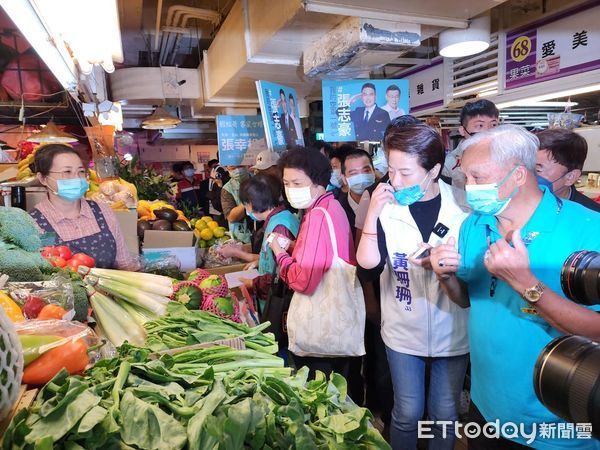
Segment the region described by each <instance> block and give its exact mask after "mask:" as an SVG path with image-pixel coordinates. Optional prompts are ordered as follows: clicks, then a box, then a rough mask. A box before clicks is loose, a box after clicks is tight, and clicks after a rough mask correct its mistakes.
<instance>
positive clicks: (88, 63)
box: [6, 0, 123, 75]
mask: <svg viewBox="0 0 600 450" xmlns="http://www.w3.org/2000/svg"><path fill="white" fill-rule="evenodd" d="M6 1H7V2H9V0H6ZM30 1H31V3H32V4H33V5H34V7H35V9H36V11H37V14H38V16H39V17H40V20H42V21H43V22H44V23H45V25H46V28H47V29H48V31H49V34H50V35H51V37H52V38H53V39H54V40H55V41H57V40H60V41H64V42H65V43H66V44H67V45H68V47H69V49H70V50H71V52H72V53H73V57H74V58H75V59H76V60H77V64H78V65H79V69H80V70H81V72H82V73H84V74H86V75H88V74H90V73H91V72H92V70H93V68H94V65H95V64H99V65H101V66H102V67H103V68H104V70H106V71H107V72H109V73H110V72H114V70H115V66H114V62H123V47H122V44H121V29H120V26H119V12H118V7H117V0H102V1H97V0H77V1H72V0H30ZM21 30H22V28H21Z"/></svg>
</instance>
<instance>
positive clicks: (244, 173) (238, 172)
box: [229, 168, 250, 181]
mask: <svg viewBox="0 0 600 450" xmlns="http://www.w3.org/2000/svg"><path fill="white" fill-rule="evenodd" d="M229 175H230V176H231V178H233V179H234V180H238V181H241V180H245V179H246V178H248V177H249V176H250V174H249V173H248V169H246V168H242V169H239V168H238V169H233V170H232V171H230V172H229Z"/></svg>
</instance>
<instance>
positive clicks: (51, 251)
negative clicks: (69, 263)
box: [42, 247, 58, 258]
mask: <svg viewBox="0 0 600 450" xmlns="http://www.w3.org/2000/svg"><path fill="white" fill-rule="evenodd" d="M42 256H43V257H44V258H49V257H50V256H58V250H57V249H56V248H54V247H44V248H42Z"/></svg>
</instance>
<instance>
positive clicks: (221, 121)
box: [217, 116, 265, 166]
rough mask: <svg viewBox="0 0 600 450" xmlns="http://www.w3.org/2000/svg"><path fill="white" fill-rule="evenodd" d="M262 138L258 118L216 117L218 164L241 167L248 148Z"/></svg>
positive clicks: (259, 118) (263, 134) (263, 132)
mask: <svg viewBox="0 0 600 450" xmlns="http://www.w3.org/2000/svg"><path fill="white" fill-rule="evenodd" d="M264 137H265V130H264V128H263V122H262V118H261V117H260V116H217V139H218V144H219V163H220V164H221V165H223V166H239V165H241V164H242V160H243V159H244V155H245V154H246V152H247V151H248V148H250V146H251V145H252V144H254V143H255V142H256V141H260V140H262V139H264Z"/></svg>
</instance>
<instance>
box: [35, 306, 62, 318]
mask: <svg viewBox="0 0 600 450" xmlns="http://www.w3.org/2000/svg"><path fill="white" fill-rule="evenodd" d="M66 313H67V312H66V311H65V310H64V309H63V308H61V307H60V306H58V305H53V304H48V305H46V306H44V307H43V308H42V310H41V311H40V313H39V314H38V316H37V319H38V320H50V319H58V320H61V319H62V318H63V317H64V315H65V314H66Z"/></svg>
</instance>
